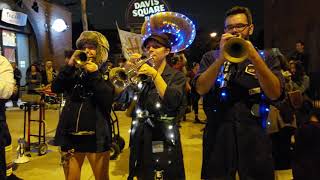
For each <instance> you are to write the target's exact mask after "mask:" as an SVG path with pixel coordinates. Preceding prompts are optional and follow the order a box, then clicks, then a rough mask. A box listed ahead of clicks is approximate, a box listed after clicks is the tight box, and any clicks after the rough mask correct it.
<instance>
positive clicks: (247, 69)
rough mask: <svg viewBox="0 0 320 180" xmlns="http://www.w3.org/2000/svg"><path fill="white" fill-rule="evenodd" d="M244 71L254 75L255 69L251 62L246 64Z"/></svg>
mask: <svg viewBox="0 0 320 180" xmlns="http://www.w3.org/2000/svg"><path fill="white" fill-rule="evenodd" d="M245 72H246V73H247V74H250V75H252V76H255V75H256V70H255V69H254V66H253V64H248V66H247V67H246V70H245Z"/></svg>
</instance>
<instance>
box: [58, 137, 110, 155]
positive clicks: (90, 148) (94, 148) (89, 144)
mask: <svg viewBox="0 0 320 180" xmlns="http://www.w3.org/2000/svg"><path fill="white" fill-rule="evenodd" d="M65 138H66V142H68V143H67V144H66V145H62V146H61V151H63V152H67V151H68V150H71V149H74V152H83V153H100V152H106V151H109V150H110V145H109V144H103V145H102V144H98V143H97V138H96V136H95V135H69V136H65Z"/></svg>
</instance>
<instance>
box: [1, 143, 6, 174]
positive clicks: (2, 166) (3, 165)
mask: <svg viewBox="0 0 320 180" xmlns="http://www.w3.org/2000/svg"><path fill="white" fill-rule="evenodd" d="M0 179H6V156H5V148H4V147H0Z"/></svg>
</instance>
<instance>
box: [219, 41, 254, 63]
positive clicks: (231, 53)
mask: <svg viewBox="0 0 320 180" xmlns="http://www.w3.org/2000/svg"><path fill="white" fill-rule="evenodd" d="M222 53H223V56H224V58H226V59H227V60H228V61H230V62H232V63H240V62H242V61H244V60H246V59H247V58H248V46H247V42H246V41H245V40H244V39H242V38H240V37H234V38H231V39H229V40H228V41H227V42H226V43H225V45H224V48H223V51H222Z"/></svg>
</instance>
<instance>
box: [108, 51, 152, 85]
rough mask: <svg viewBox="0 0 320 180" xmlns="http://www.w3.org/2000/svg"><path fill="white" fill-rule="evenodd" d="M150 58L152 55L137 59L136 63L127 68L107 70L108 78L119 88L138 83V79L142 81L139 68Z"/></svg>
mask: <svg viewBox="0 0 320 180" xmlns="http://www.w3.org/2000/svg"><path fill="white" fill-rule="evenodd" d="M152 60H153V57H149V58H146V59H141V60H139V61H138V62H137V63H136V64H134V65H133V66H131V67H129V68H121V67H115V68H112V69H111V70H110V72H109V78H110V80H111V82H112V84H113V85H114V86H115V87H117V88H119V89H125V88H126V87H127V86H128V85H130V84H138V83H139V82H140V81H142V79H141V77H140V76H139V75H138V70H139V68H140V67H141V66H142V65H143V64H145V63H147V62H148V61H152Z"/></svg>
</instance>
